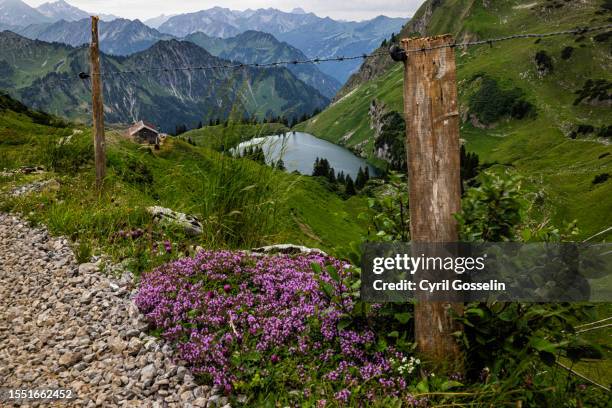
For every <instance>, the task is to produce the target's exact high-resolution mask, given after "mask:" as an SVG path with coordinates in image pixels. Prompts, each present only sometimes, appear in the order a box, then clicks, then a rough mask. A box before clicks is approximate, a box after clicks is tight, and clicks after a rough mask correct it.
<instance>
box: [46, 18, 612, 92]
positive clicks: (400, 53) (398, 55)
mask: <svg viewBox="0 0 612 408" xmlns="http://www.w3.org/2000/svg"><path fill="white" fill-rule="evenodd" d="M609 29H612V24H606V25H601V26H594V27H588V26H581V27H577V28H575V29H570V30H561V31H553V32H547V33H523V34H512V35H508V36H505V37H497V38H489V39H485V40H475V41H465V42H454V43H449V44H443V45H438V46H433V47H423V48H418V49H416V48H415V49H408V50H406V49H402V48H401V47H399V46H397V45H395V47H396V48H395V49H393V47H392V48H391V49H390V50H389V51H376V52H373V53H370V54H361V55H353V56H348V57H345V56H338V57H317V58H310V59H302V60H296V59H293V60H283V61H275V62H267V63H257V62H253V63H241V62H235V61H232V62H229V63H224V64H216V65H202V66H184V67H158V68H145V69H133V70H117V71H107V72H101V73H99V74H95V75H100V76H101V77H109V76H120V75H138V74H147V73H154V72H179V71H207V70H234V69H246V68H277V67H284V66H291V65H304V64H319V63H325V62H334V63H338V62H345V61H355V60H364V61H365V60H367V59H371V58H377V57H382V56H390V57H391V58H393V59H394V60H396V61H399V60H404V59H406V58H407V56H408V54H411V53H418V52H426V51H433V50H438V49H442V48H456V47H474V46H480V45H490V46H492V45H493V44H495V43H499V42H504V41H511V40H516V39H527V38H529V39H531V38H548V37H555V36H562V35H581V34H586V33H589V32H594V31H601V30H609ZM92 75H94V74H91V73H87V72H80V73H79V74H78V75H77V76H73V77H70V78H56V79H53V80H51V81H45V83H46V84H53V83H62V82H68V81H73V80H75V79H80V80H85V79H89V78H91V76H92ZM42 80H43V81H44V78H43V79H42Z"/></svg>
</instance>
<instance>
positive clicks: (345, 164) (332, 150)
mask: <svg viewBox="0 0 612 408" xmlns="http://www.w3.org/2000/svg"><path fill="white" fill-rule="evenodd" d="M250 146H260V147H262V148H263V150H264V153H265V156H266V162H268V163H272V162H274V163H275V162H277V161H278V159H280V158H282V159H283V162H284V163H285V167H286V168H287V171H288V172H293V171H295V170H297V171H299V172H300V173H301V174H305V175H311V174H312V169H313V166H314V162H315V160H316V159H317V157H319V158H325V159H327V161H329V164H330V166H331V167H333V168H334V169H335V170H336V174H338V173H340V172H341V171H343V172H344V174H350V175H351V177H352V178H353V180H354V179H355V178H356V177H357V172H358V171H359V167H362V168H364V169H365V168H366V167H368V168H369V170H370V174H372V175H375V174H377V171H376V169H375V168H374V167H372V166H371V165H369V164H368V163H367V162H366V161H365V160H364V159H362V158H361V157H357V156H355V155H354V154H353V152H351V151H350V150H348V149H345V148H344V147H341V146H338V145H335V144H333V143H330V142H328V141H326V140H323V139H319V138H318V137H315V136H313V135H311V134H309V133H302V132H295V133H293V132H289V133H287V134H286V135H285V136H283V135H275V136H266V137H257V138H254V139H251V140H249V141H246V142H243V143H240V145H238V149H239V150H240V152H241V153H242V152H244V149H246V148H247V147H250Z"/></svg>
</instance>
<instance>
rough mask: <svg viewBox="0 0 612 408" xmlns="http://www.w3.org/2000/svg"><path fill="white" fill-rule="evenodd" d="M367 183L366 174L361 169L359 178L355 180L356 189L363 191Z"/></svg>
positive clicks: (358, 173) (358, 174)
mask: <svg viewBox="0 0 612 408" xmlns="http://www.w3.org/2000/svg"><path fill="white" fill-rule="evenodd" d="M365 183H366V179H365V173H364V172H363V169H362V168H361V167H359V171H358V172H357V178H356V179H355V187H356V188H357V189H358V190H361V189H362V188H363V187H364V186H365Z"/></svg>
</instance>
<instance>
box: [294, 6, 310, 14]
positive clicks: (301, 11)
mask: <svg viewBox="0 0 612 408" xmlns="http://www.w3.org/2000/svg"><path fill="white" fill-rule="evenodd" d="M291 14H307V13H306V11H304V9H303V8H301V7H296V8H294V9H293V10H291Z"/></svg>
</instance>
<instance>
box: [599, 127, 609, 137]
mask: <svg viewBox="0 0 612 408" xmlns="http://www.w3.org/2000/svg"><path fill="white" fill-rule="evenodd" d="M597 136H599V137H612V125H608V126H602V127H601V128H599V130H598V131H597Z"/></svg>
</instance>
